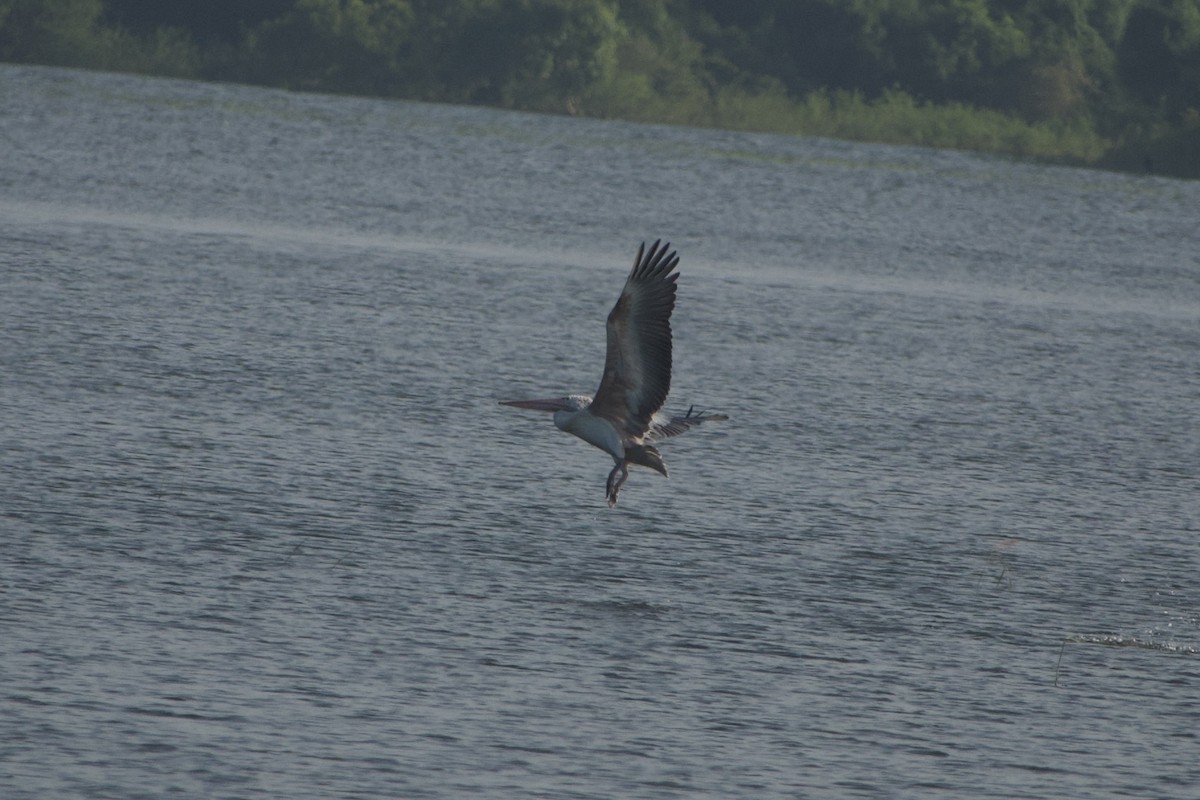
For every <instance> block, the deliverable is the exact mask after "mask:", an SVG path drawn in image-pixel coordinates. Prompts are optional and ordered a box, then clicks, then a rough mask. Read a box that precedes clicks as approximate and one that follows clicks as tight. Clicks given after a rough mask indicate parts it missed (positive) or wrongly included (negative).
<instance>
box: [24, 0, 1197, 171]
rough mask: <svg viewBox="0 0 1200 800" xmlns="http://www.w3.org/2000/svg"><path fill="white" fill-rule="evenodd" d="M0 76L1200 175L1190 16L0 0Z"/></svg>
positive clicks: (958, 6)
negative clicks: (962, 151)
mask: <svg viewBox="0 0 1200 800" xmlns="http://www.w3.org/2000/svg"><path fill="white" fill-rule="evenodd" d="M0 59H2V60H7V61H25V62H39V63H51V64H64V65H73V66H85V67H96V68H103V69H123V70H136V71H142V72H149V73H155V74H166V75H176V76H186V77H198V78H207V79H218V80H237V81H247V82H254V83H261V84H266V85H271V86H282V87H287V88H292V89H300V90H319V91H332V92H350V93H358V94H371V95H382V96H390V97H407V98H418V99H427V100H444V101H451V102H465V103H483V104H489V105H497V106H503V107H511V108H523V109H531V110H539V111H558V112H568V113H582V114H588V115H593V116H602V117H622V118H629V119H641V120H656V121H663V122H677V123H684V124H694V125H716V126H722V127H735V128H755V129H762V130H776V131H787V132H798V133H814V134H821V135H828V136H842V137H852V138H861V139H872V140H883V141H896V142H914V143H920V144H929V145H936V146H948V147H963V148H977V149H986V150H993V151H999V152H1008V153H1013V154H1017V155H1026V156H1037V157H1048V158H1057V159H1062V160H1073V161H1078V162H1083V163H1097V162H1099V163H1105V164H1109V165H1112V166H1120V167H1130V168H1139V169H1152V170H1154V171H1160V172H1166V173H1170V174H1176V175H1186V176H1191V177H1200V2H1198V0H927V1H925V0H175V1H174V2H170V3H164V2H161V0H0Z"/></svg>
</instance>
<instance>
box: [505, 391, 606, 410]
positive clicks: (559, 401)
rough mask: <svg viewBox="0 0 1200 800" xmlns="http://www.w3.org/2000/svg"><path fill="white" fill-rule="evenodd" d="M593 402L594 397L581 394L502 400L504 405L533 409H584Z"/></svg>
mask: <svg viewBox="0 0 1200 800" xmlns="http://www.w3.org/2000/svg"><path fill="white" fill-rule="evenodd" d="M591 402H592V398H590V397H584V396H583V395H579V394H572V395H568V396H567V397H547V398H544V399H540V400H501V401H500V405H502V406H514V407H516V408H528V409H530V410H531V411H551V412H553V411H582V410H583V409H585V408H587V407H588V405H589V404H590V403H591Z"/></svg>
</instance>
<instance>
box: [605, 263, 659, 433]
mask: <svg viewBox="0 0 1200 800" xmlns="http://www.w3.org/2000/svg"><path fill="white" fill-rule="evenodd" d="M660 241H661V240H660ZM660 241H656V242H655V243H654V244H653V245H651V246H650V249H649V250H648V251H647V250H646V245H645V243H644V242H643V243H642V245H641V246H640V247H639V248H638V254H637V259H636V260H635V261H634V262H633V269H632V270H630V272H629V277H628V278H627V279H626V280H625V288H624V289H623V290H622V291H621V296H620V298H618V300H617V304H616V305H615V306H613V310H612V311H611V312H610V313H609V315H608V354H607V356H606V357H605V359H604V377H603V378H601V380H600V388H599V389H597V390H596V399H595V400H593V401H592V405H591V411H592V413H593V414H596V415H598V416H601V417H604V418H605V419H607V420H608V421H609V422H611V423H613V425H615V426H616V428H617V430H619V431H621V432H622V433H623V434H624V435H626V436H634V437H636V436H641V435H643V434H644V433H645V432H646V431H647V430H648V429H649V427H650V418H651V417H652V416H653V415H654V412H655V411H658V409H660V408H661V407H662V404H663V402H664V401H665V400H666V399H667V393H668V392H669V391H670V390H671V311H672V310H674V308H675V281H676V280H678V278H679V273H678V272H672V270H674V269H675V267H676V266H677V265H678V264H679V256H677V255H676V254H675V252H674V251H673V250H671V249H670V248H671V245H670V243H667V244H662V245H660Z"/></svg>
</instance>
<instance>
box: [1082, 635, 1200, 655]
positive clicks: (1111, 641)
mask: <svg viewBox="0 0 1200 800" xmlns="http://www.w3.org/2000/svg"><path fill="white" fill-rule="evenodd" d="M1064 641H1066V642H1072V643H1078V644H1099V645H1104V646H1105V647H1140V648H1141V649H1143V650H1158V651H1160V652H1163V653H1178V654H1181V655H1196V653H1200V648H1197V647H1196V645H1191V644H1181V643H1179V642H1156V641H1152V640H1148V639H1138V638H1137V637H1134V636H1120V635H1117V634H1099V635H1097V634H1073V635H1071V636H1068V637H1066V638H1065V639H1064Z"/></svg>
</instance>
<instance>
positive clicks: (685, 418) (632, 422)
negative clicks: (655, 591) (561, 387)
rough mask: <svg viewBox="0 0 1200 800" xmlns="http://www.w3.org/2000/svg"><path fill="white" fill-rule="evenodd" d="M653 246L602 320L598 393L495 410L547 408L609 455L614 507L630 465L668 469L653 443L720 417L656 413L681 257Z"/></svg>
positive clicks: (665, 386)
mask: <svg viewBox="0 0 1200 800" xmlns="http://www.w3.org/2000/svg"><path fill="white" fill-rule="evenodd" d="M670 248H671V245H670V244H669V243H668V244H661V240H660V241H656V242H655V243H654V244H653V245H651V246H650V249H649V250H647V249H646V245H645V243H644V242H643V243H642V245H641V246H640V247H639V248H638V253H637V258H636V259H634V262H633V269H632V270H630V272H629V277H628V278H627V279H626V280H625V288H624V289H622V291H621V296H620V297H619V298H618V299H617V303H616V305H615V306H613V309H612V311H611V312H610V313H609V315H608V326H607V329H608V350H607V354H606V356H605V359H604V376H603V377H602V378H601V380H600V388H599V389H597V390H596V396H595V397H594V398H593V397H590V396H588V395H582V394H573V395H568V396H566V397H554V398H545V399H539V400H502V401H501V403H500V404H501V405H506V406H515V407H517V408H528V409H532V410H534V411H550V412H553V414H554V425H555V426H556V427H557V428H558V429H559V430H561V431H566V432H567V433H570V434H572V435H574V436H578V437H579V438H580V439H583V440H584V441H585V442H587V443H588V444H590V445H592V446H594V447H598V448H600V449H601V450H603V451H604V452H606V453H608V454H609V455H610V456H612V459H613V463H614V466H613V468H612V471H611V472H610V473H609V474H608V483H607V486H606V497H607V500H608V504H609V506H613V505H616V503H617V495H618V494H619V493H620V491H621V486H622V485H623V484H624V483H625V479H626V478H628V477H629V465H631V464H636V465H638V466H642V467H649V468H650V469H652V470H655V471H656V472H660V473H662V474H663V476H666V475H667V465H666V464H665V463H663V460H662V455H661V454H660V453H659V452H658V448H656V447H655V446H654V444H653V442H655V441H657V440H659V439H665V438H667V437H669V436H676V435H678V434H681V433H683V432H684V431H687V430H690V429H691V428H694V427H696V426H698V425H701V424H703V423H705V422H712V421H716V420H723V419H728V417H726V416H725V415H724V414H704V413H695V408H694V407H693V408H689V409H688V411H687V413H686V414H683V415H679V416H668V415H664V414H662V413H660V409H661V408H662V406H663V403H664V402H665V401H666V399H667V394H668V392H670V390H671V312H672V311H673V310H674V308H675V282H676V280H678V278H679V273H678V272H675V271H674V270H675V268H676V266H678V264H679V257H678V256H677V255H676V254H675V252H674V251H673V250H671V249H670Z"/></svg>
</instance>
